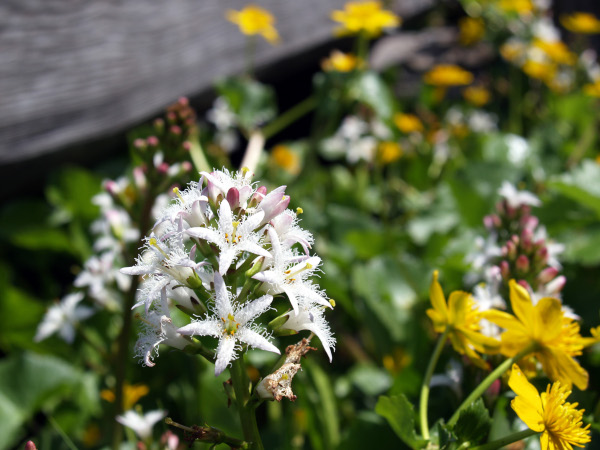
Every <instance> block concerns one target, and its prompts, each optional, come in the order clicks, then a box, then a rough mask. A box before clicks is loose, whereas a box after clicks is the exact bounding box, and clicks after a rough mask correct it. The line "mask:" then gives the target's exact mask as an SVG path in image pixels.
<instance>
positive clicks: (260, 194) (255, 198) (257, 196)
mask: <svg viewBox="0 0 600 450" xmlns="http://www.w3.org/2000/svg"><path fill="white" fill-rule="evenodd" d="M265 195H267V187H266V186H260V187H259V188H258V189H257V190H256V192H255V193H254V194H253V195H252V197H251V198H250V205H249V206H250V207H251V208H253V207H255V206H258V204H260V202H262V200H263V198H265Z"/></svg>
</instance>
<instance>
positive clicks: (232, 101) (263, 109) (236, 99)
mask: <svg viewBox="0 0 600 450" xmlns="http://www.w3.org/2000/svg"><path fill="white" fill-rule="evenodd" d="M216 88H217V91H218V92H219V94H220V95H222V96H223V97H225V99H226V100H227V103H229V106H230V107H231V109H232V110H233V111H234V112H235V113H236V114H237V116H238V119H239V123H240V126H241V127H242V128H243V129H245V130H246V131H248V132H249V131H252V130H255V129H256V128H257V127H258V126H260V125H262V124H264V123H266V122H269V121H270V120H272V119H273V118H274V117H275V116H276V115H277V106H276V100H275V91H274V90H273V88H271V87H270V86H267V85H264V84H262V83H259V82H258V81H256V80H252V79H249V78H237V77H233V78H226V79H224V80H221V81H219V82H218V83H217V85H216Z"/></svg>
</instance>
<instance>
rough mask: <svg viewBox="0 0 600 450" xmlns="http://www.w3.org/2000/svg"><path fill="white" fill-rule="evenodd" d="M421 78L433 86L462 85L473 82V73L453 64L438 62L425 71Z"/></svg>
mask: <svg viewBox="0 0 600 450" xmlns="http://www.w3.org/2000/svg"><path fill="white" fill-rule="evenodd" d="M423 79H424V80H425V83H427V84H432V85H434V86H442V87H450V86H464V85H467V84H471V83H472V82H473V74H472V73H471V72H469V71H468V70H465V69H463V68H461V67H459V66H455V65H454V64H439V65H437V66H435V67H434V68H433V69H431V70H430V71H429V72H427V73H426V74H425V75H424V76H423Z"/></svg>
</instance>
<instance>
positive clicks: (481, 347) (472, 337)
mask: <svg viewBox="0 0 600 450" xmlns="http://www.w3.org/2000/svg"><path fill="white" fill-rule="evenodd" d="M460 332H461V333H463V334H464V335H465V337H466V338H467V339H468V340H469V342H470V343H471V344H473V346H474V347H475V349H476V350H478V351H479V352H481V353H487V354H493V353H498V351H499V350H500V341H498V340H496V339H494V338H492V337H489V336H485V335H483V334H481V333H478V332H476V331H471V330H465V329H462V328H461V329H460Z"/></svg>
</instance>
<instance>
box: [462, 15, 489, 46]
mask: <svg viewBox="0 0 600 450" xmlns="http://www.w3.org/2000/svg"><path fill="white" fill-rule="evenodd" d="M458 32H459V33H458V40H459V42H460V43H461V44H462V45H473V44H475V43H477V42H479V41H480V40H481V38H483V36H484V34H485V23H484V22H483V19H482V18H481V17H477V18H475V17H463V18H461V19H460V20H459V21H458Z"/></svg>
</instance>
